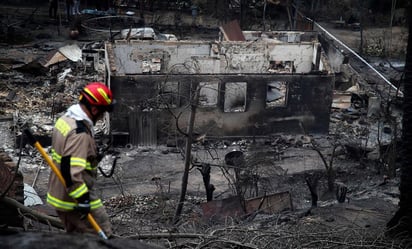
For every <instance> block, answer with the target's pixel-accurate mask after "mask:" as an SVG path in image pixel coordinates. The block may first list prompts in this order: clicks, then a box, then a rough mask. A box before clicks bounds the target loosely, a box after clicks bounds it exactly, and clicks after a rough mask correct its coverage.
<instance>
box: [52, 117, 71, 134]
mask: <svg viewBox="0 0 412 249" xmlns="http://www.w3.org/2000/svg"><path fill="white" fill-rule="evenodd" d="M54 127H56V129H57V130H58V131H59V132H60V133H61V134H62V135H63V136H67V134H68V133H69V132H70V130H71V128H70V125H69V124H68V123H66V121H64V120H63V119H62V118H59V119H58V120H57V122H56V125H55V126H54Z"/></svg>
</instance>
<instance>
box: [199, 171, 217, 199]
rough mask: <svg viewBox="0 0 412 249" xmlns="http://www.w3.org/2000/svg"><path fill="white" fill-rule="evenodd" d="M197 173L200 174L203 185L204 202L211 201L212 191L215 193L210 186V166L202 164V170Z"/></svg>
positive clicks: (212, 186) (213, 187)
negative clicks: (204, 192)
mask: <svg viewBox="0 0 412 249" xmlns="http://www.w3.org/2000/svg"><path fill="white" fill-rule="evenodd" d="M199 171H200V173H201V174H202V178H203V183H204V185H205V191H206V200H207V201H212V200H213V191H215V186H214V185H213V184H210V165H209V164H202V168H201V169H199Z"/></svg>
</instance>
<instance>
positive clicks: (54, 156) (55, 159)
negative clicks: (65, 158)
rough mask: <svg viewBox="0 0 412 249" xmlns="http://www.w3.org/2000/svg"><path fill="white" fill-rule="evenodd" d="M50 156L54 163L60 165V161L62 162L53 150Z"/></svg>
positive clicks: (60, 157)
mask: <svg viewBox="0 0 412 249" xmlns="http://www.w3.org/2000/svg"><path fill="white" fill-rule="evenodd" d="M51 154H52V159H53V160H54V161H55V162H57V163H59V164H60V163H61V161H62V156H61V155H59V154H57V152H56V151H55V150H54V149H52V150H51Z"/></svg>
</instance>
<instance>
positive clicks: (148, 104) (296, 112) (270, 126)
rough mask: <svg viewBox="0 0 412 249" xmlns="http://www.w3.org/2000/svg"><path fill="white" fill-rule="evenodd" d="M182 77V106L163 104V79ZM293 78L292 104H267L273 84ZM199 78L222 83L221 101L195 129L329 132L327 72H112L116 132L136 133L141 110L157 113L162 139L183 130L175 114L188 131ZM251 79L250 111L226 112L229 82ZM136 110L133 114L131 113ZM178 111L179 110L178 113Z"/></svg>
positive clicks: (201, 115)
mask: <svg viewBox="0 0 412 249" xmlns="http://www.w3.org/2000/svg"><path fill="white" fill-rule="evenodd" d="M166 81H168V82H179V88H178V94H179V98H178V99H179V103H178V107H176V108H170V109H158V108H157V103H158V102H157V100H158V98H157V97H158V92H159V90H158V89H159V86H158V85H159V84H162V83H164V82H166ZM273 81H282V82H287V84H288V87H287V92H286V105H285V106H281V107H276V108H272V109H268V108H266V93H267V87H268V86H267V84H268V83H269V82H273ZM199 82H218V83H219V91H218V103H217V105H216V106H213V107H202V106H198V107H197V112H196V119H195V132H196V133H198V134H206V135H207V136H222V137H224V136H258V135H268V134H271V133H279V132H303V131H302V127H304V129H305V130H306V132H309V133H327V132H328V129H329V114H330V107H331V101H332V86H333V82H334V76H333V75H331V74H325V75H273V74H270V75H269V74H248V75H219V76H216V75H215V76H211V75H168V76H166V75H135V76H112V77H111V87H112V90H113V92H114V95H115V96H116V98H117V100H118V105H117V107H116V111H115V112H114V113H113V115H112V127H113V128H114V132H124V133H133V132H134V129H135V128H136V127H130V125H129V124H130V123H131V122H130V120H129V119H130V117H135V116H136V115H137V116H139V113H141V112H154V113H156V115H151V116H154V117H156V119H157V120H156V122H153V123H156V124H157V136H158V138H157V139H158V141H159V143H161V142H162V141H165V139H166V138H168V137H170V136H173V135H175V134H178V133H177V131H176V121H175V117H174V116H179V121H178V122H177V123H178V125H179V127H180V128H181V129H182V130H183V131H186V126H187V124H188V117H189V115H190V108H189V107H188V103H189V99H190V92H191V88H193V86H194V85H193V84H196V83H199ZM228 82H246V83H247V95H246V109H245V112H224V108H223V107H224V101H225V94H226V93H225V91H224V89H225V84H226V83H228ZM131 114H133V115H131ZM172 114H173V115H172Z"/></svg>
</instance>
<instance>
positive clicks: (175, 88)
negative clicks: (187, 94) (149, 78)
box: [157, 81, 180, 109]
mask: <svg viewBox="0 0 412 249" xmlns="http://www.w3.org/2000/svg"><path fill="white" fill-rule="evenodd" d="M158 87H159V94H158V98H157V100H158V107H159V108H160V109H166V108H177V107H179V106H180V95H179V82H178V81H167V82H162V83H159V84H158Z"/></svg>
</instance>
